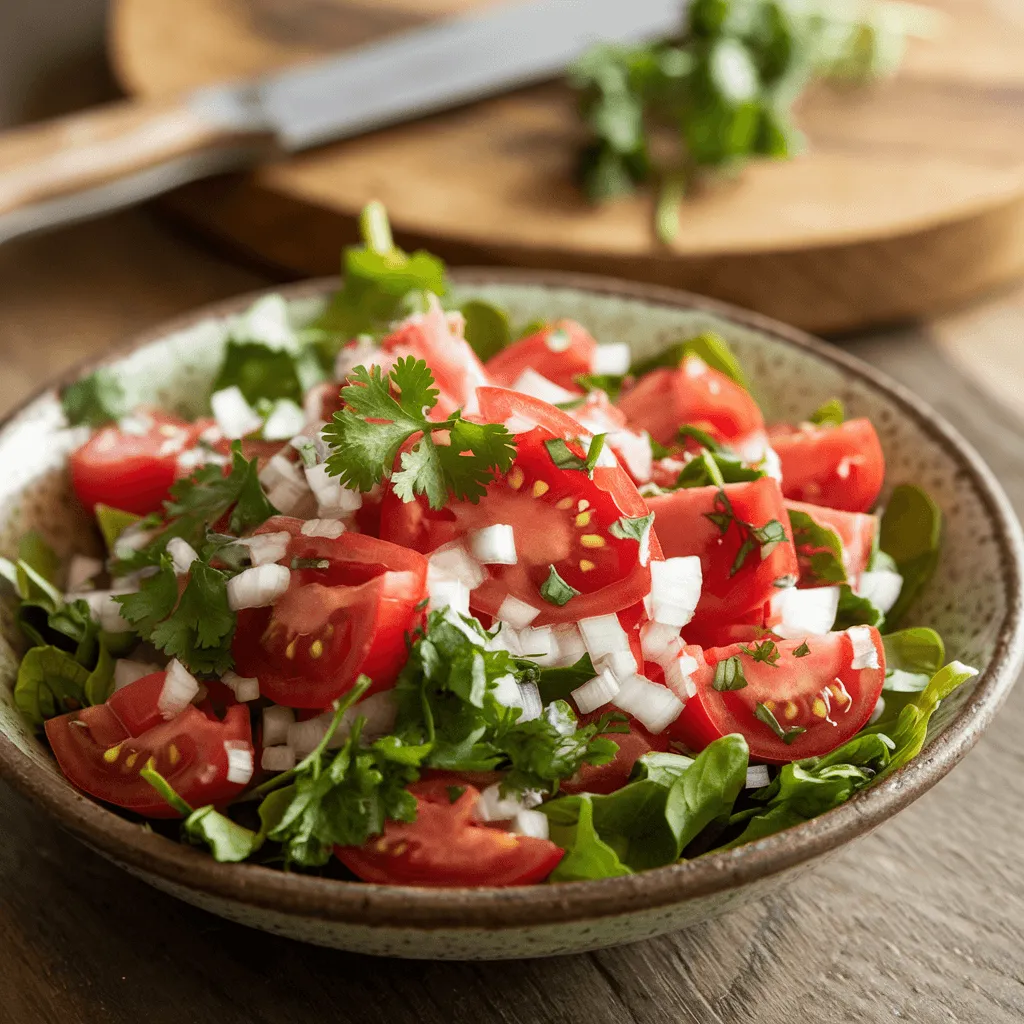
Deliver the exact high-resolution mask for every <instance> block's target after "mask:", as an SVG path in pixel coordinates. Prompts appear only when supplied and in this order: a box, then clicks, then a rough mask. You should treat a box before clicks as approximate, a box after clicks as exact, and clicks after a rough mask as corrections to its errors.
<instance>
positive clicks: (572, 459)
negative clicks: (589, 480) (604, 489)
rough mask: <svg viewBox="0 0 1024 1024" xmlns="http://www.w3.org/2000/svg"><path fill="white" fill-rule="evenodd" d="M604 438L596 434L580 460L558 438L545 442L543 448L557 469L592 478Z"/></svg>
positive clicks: (604, 435)
mask: <svg viewBox="0 0 1024 1024" xmlns="http://www.w3.org/2000/svg"><path fill="white" fill-rule="evenodd" d="M606 437H607V435H606V434H596V435H595V436H594V437H593V438H592V439H591V441H590V447H589V448H588V449H587V454H586V456H585V457H582V458H581V457H580V456H579V455H577V454H576V453H575V452H573V451H572V449H571V448H570V447H569V445H568V444H566V442H565V441H564V440H562V438H560V437H555V438H552V439H551V440H549V441H545V442H544V447H545V448H547V450H548V454H549V455H550V456H551V461H552V462H553V463H554V464H555V465H556V466H557V467H558V468H559V469H577V470H579V471H580V472H581V473H586V474H587V476H589V477H593V475H594V467H595V466H596V465H597V460H598V459H599V458H600V457H601V452H602V451H603V450H604V443H605V438H606Z"/></svg>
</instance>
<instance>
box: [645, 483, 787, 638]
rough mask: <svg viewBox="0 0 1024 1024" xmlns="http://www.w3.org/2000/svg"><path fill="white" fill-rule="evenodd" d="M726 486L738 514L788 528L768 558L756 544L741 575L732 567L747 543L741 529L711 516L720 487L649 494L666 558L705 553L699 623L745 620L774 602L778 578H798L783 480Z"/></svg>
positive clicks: (754, 521) (761, 523) (756, 523)
mask: <svg viewBox="0 0 1024 1024" xmlns="http://www.w3.org/2000/svg"><path fill="white" fill-rule="evenodd" d="M724 490H725V494H726V496H727V498H728V499H729V501H730V502H731V504H732V508H733V511H734V513H735V515H736V517H737V518H738V519H740V520H742V521H743V522H747V523H751V524H753V525H754V526H758V527H761V526H765V525H767V524H768V523H769V522H771V521H772V520H775V521H777V522H779V523H781V524H782V525H783V527H784V529H785V531H786V540H784V541H782V542H781V543H779V544H778V545H777V546H776V547H775V549H774V550H773V551H772V552H771V554H769V556H768V557H767V558H765V559H762V558H761V557H760V551H759V550H757V548H756V547H755V549H754V550H753V551H751V553H750V554H749V556H748V557H747V558H746V560H745V561H744V563H743V565H742V567H741V568H740V569H739V570H738V571H737V572H736V573H735V574H733V573H732V567H733V563H734V562H735V560H736V556H737V554H738V552H739V550H740V546H741V539H740V535H739V531H738V529H737V527H736V525H735V523H731V524H730V525H729V528H728V530H727V531H726V532H725V533H724V534H723V533H722V532H721V531H720V529H719V527H718V526H716V525H715V524H714V523H713V522H712V521H711V520H710V519H708V518H707V516H708V514H709V513H714V512H715V511H716V509H715V499H716V496H717V494H718V488H717V487H690V488H683V489H681V490H678V491H673V492H672V493H671V494H663V495H656V496H652V497H650V498H648V499H647V503H648V505H649V506H650V509H651V511H652V512H653V513H654V529H655V532H656V533H657V534H658V539H659V540H660V542H661V547H662V550H663V551H664V553H665V557H666V558H673V557H676V556H683V555H698V556H699V557H700V560H701V570H702V572H703V576H704V582H703V586H702V588H701V597H700V602H699V603H698V605H697V614H696V616H695V618H694V622H695V624H697V625H699V624H701V623H704V622H707V621H709V620H711V621H713V622H715V623H718V624H721V623H730V622H734V621H736V620H738V619H741V618H742V617H743V616H744V615H745V613H747V612H750V611H752V610H753V609H755V608H759V607H761V606H763V605H765V604H766V603H767V602H768V601H769V599H770V598H771V596H772V595H773V594H774V593H775V592H776V590H777V588H776V586H775V581H776V580H780V579H783V578H785V577H789V576H792V577H794V578H795V577H796V575H797V572H798V565H797V558H796V550H795V548H794V547H793V541H792V530H791V529H790V528H789V518H788V516H787V515H786V509H785V507H784V506H783V503H782V493H781V492H780V491H779V485H778V484H777V483H776V482H775V481H774V480H772V479H771V478H770V477H761V478H760V479H759V480H751V481H748V482H745V483H738V484H726V485H725V488H724Z"/></svg>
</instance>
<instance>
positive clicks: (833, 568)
mask: <svg viewBox="0 0 1024 1024" xmlns="http://www.w3.org/2000/svg"><path fill="white" fill-rule="evenodd" d="M789 526H790V529H791V530H792V532H793V544H794V546H795V547H796V553H797V556H798V557H799V559H800V570H801V572H800V578H801V581H802V582H803V583H804V584H833V583H846V582H847V577H846V568H845V566H844V565H843V541H842V538H841V537H840V536H839V534H838V532H837V531H836V530H834V529H833V528H832V527H831V526H827V525H826V524H825V523H819V522H818V521H817V520H816V519H814V518H813V517H812V516H811V515H809V514H808V513H807V512H804V511H802V510H801V509H795V508H790V509H789Z"/></svg>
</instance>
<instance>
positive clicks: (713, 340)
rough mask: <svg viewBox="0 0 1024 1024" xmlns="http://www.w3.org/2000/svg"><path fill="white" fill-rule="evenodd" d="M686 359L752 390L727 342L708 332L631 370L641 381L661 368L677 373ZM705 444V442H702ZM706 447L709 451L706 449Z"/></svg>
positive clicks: (672, 346) (639, 363) (635, 364)
mask: <svg viewBox="0 0 1024 1024" xmlns="http://www.w3.org/2000/svg"><path fill="white" fill-rule="evenodd" d="M687 356H697V358H698V359H702V360H703V361H704V362H705V363H707V365H708V366H710V367H711V368H712V369H713V370H718V372H719V373H724V374H725V376H726V377H729V378H730V379H731V380H734V381H735V382H736V383H737V384H739V386H740V387H742V388H745V389H746V390H747V391H749V390H750V382H749V381H748V380H747V376H746V374H745V373H744V372H743V367H742V366H741V365H740V361H739V360H738V359H737V358H736V356H735V355H734V353H733V351H732V349H731V348H730V347H729V344H728V342H727V341H726V340H725V339H724V338H723V337H722V336H721V335H719V334H715V333H714V332H713V331H705V332H704V333H702V334H697V335H694V337H692V338H687V339H686V340H685V341H679V342H676V343H675V344H673V345H669V346H668V348H665V349H663V350H662V351H661V352H659V353H658V354H657V355H654V356H651V357H650V358H649V359H643V360H641V361H640V362H638V363H634V364H633V366H632V367H630V373H631V374H632V375H633V376H635V377H642V376H643V375H644V374H645V373H650V372H651V370H658V369H662V368H668V369H672V370H674V369H677V368H678V367H679V366H681V365H682V363H683V360H684V359H686V357H687ZM702 443H703V442H702ZM705 447H710V446H708V445H705Z"/></svg>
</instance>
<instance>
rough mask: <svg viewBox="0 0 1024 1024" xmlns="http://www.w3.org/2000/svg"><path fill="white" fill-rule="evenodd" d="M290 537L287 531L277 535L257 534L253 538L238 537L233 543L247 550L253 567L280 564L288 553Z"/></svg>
mask: <svg viewBox="0 0 1024 1024" xmlns="http://www.w3.org/2000/svg"><path fill="white" fill-rule="evenodd" d="M291 539H292V535H291V534H290V533H289V532H288V531H287V530H281V531H279V532H277V533H258V534H256V536H255V537H240V538H239V539H238V540H237V541H236V542H235V543H236V544H238V545H240V546H241V547H244V548H248V550H249V560H250V562H252V564H253V565H254V566H259V565H272V564H273V563H274V562H280V561H281V559H282V558H284V556H285V555H286V554H287V553H288V542H289V541H290V540H291Z"/></svg>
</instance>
